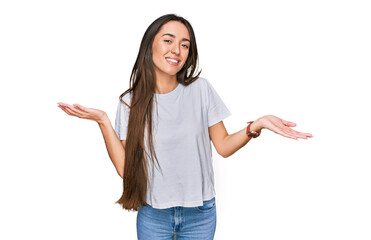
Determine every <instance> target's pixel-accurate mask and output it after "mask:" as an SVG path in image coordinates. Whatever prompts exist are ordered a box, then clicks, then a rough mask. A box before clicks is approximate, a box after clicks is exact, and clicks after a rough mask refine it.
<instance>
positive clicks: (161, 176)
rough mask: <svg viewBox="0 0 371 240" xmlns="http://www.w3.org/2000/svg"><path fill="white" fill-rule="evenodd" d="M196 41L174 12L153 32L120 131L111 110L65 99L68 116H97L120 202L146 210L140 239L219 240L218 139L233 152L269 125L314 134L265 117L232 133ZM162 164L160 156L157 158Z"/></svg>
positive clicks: (119, 118) (287, 133) (119, 117)
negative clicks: (215, 160) (214, 161)
mask: <svg viewBox="0 0 371 240" xmlns="http://www.w3.org/2000/svg"><path fill="white" fill-rule="evenodd" d="M197 61H198V54H197V46H196V38H195V34H194V32H193V29H192V26H191V24H190V23H189V22H188V21H187V20H186V19H184V18H182V17H180V16H176V15H174V14H168V15H164V16H161V17H160V18H158V19H156V20H155V21H154V22H153V23H152V24H151V25H150V26H149V27H148V29H147V30H146V32H145V34H144V36H143V39H142V42H141V45H140V49H139V54H138V57H137V59H136V62H135V64H134V67H133V70H132V73H131V78H130V87H129V89H128V90H126V91H125V92H124V93H122V94H121V95H120V101H119V103H118V107H117V113H116V121H115V129H113V127H112V124H111V122H110V120H109V118H108V117H107V114H106V113H105V112H104V111H101V110H98V109H94V108H87V107H84V106H81V105H79V104H73V105H69V104H66V103H59V107H60V108H61V109H62V110H63V111H65V112H66V113H67V114H68V115H71V116H76V117H79V118H84V119H89V120H93V121H96V122H97V123H98V124H99V127H100V129H101V131H102V134H103V137H104V140H105V144H106V147H107V151H108V154H109V156H110V158H111V160H112V162H113V164H114V166H115V168H116V170H117V172H118V174H119V175H120V176H121V177H122V178H123V188H124V191H123V194H122V196H121V198H120V199H119V200H118V201H117V202H116V203H119V204H120V205H122V207H123V208H124V209H127V210H135V211H138V214H137V234H138V239H152V240H157V239H174V237H175V236H176V237H177V239H178V240H181V239H203V240H206V239H213V237H214V233H215V228H216V204H215V190H214V172H213V168H212V151H211V141H212V142H213V144H214V146H215V149H216V151H217V152H218V153H219V154H220V155H222V156H223V157H225V158H226V157H229V156H231V155H232V154H233V153H235V152H236V151H237V150H239V149H240V148H241V147H243V146H244V145H246V143H248V142H249V141H250V139H251V138H254V137H257V136H259V135H260V132H261V130H262V129H263V128H265V129H268V130H271V131H274V132H275V133H277V134H280V135H282V136H284V137H288V138H293V139H298V138H304V139H307V137H312V135H311V134H310V133H301V132H298V131H295V130H293V129H291V128H290V127H294V126H295V125H296V124H295V123H292V122H289V121H285V120H283V119H281V118H278V117H276V116H273V115H266V116H263V117H261V118H259V119H257V120H255V121H249V122H248V125H247V126H246V127H245V128H243V129H241V130H240V131H238V132H236V133H233V134H228V132H227V131H226V129H225V127H224V124H223V119H225V118H226V117H228V116H230V115H231V113H230V111H229V110H228V108H227V107H226V106H225V104H224V102H223V101H222V99H221V98H220V96H219V95H218V94H217V92H216V91H215V89H214V88H213V86H212V85H211V83H210V82H209V81H208V80H207V79H205V78H202V77H199V75H200V72H198V73H197V72H196V69H197V67H198V66H197ZM154 159H155V160H156V161H155V160H154Z"/></svg>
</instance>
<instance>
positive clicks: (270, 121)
mask: <svg viewBox="0 0 371 240" xmlns="http://www.w3.org/2000/svg"><path fill="white" fill-rule="evenodd" d="M294 126H296V124H295V123H293V122H289V121H285V120H283V119H281V118H278V117H276V116H273V115H266V116H264V117H261V118H259V119H257V120H255V121H254V122H253V123H252V124H251V126H250V130H251V131H255V132H256V131H260V130H262V129H263V128H266V129H268V130H271V131H274V132H275V133H277V134H280V135H282V136H284V137H287V138H293V139H295V140H298V138H304V139H307V137H313V136H312V134H310V133H302V132H298V131H295V130H293V129H291V128H290V127H294ZM246 128H247V125H246V127H244V128H243V129H241V130H240V131H238V132H236V133H233V134H231V135H229V134H228V132H227V130H226V129H225V127H224V124H223V121H220V122H219V123H217V124H215V125H213V126H211V127H209V134H210V138H211V140H212V142H213V144H214V146H215V149H216V151H217V152H218V153H219V154H220V155H221V156H222V157H224V158H227V157H229V156H231V155H232V154H234V153H235V152H236V151H237V150H239V149H240V148H242V147H243V146H245V145H246V144H247V143H248V142H249V141H250V140H251V138H250V137H248V136H247V134H246Z"/></svg>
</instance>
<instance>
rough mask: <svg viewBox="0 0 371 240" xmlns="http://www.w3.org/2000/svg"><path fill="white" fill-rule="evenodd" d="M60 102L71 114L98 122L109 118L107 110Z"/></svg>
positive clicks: (60, 106)
mask: <svg viewBox="0 0 371 240" xmlns="http://www.w3.org/2000/svg"><path fill="white" fill-rule="evenodd" d="M58 104H59V105H58V107H59V108H61V109H62V110H63V111H65V112H66V113H67V114H68V115H70V116H75V117H78V118H84V119H89V120H93V121H96V122H97V123H102V122H103V121H104V120H105V119H106V118H107V114H106V112H104V111H102V110H99V109H95V108H87V107H83V106H81V105H80V104H76V103H75V104H73V105H69V104H67V103H62V102H58Z"/></svg>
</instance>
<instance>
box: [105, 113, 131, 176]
mask: <svg viewBox="0 0 371 240" xmlns="http://www.w3.org/2000/svg"><path fill="white" fill-rule="evenodd" d="M98 125H99V128H100V130H101V131H102V134H103V138H104V142H105V144H106V148H107V152H108V155H109V157H110V158H111V161H112V163H113V165H114V166H115V168H116V171H117V173H118V174H119V175H120V177H122V178H123V176H124V166H125V149H124V147H123V145H122V143H121V141H120V139H119V138H118V136H117V134H116V132H115V130H114V129H113V127H112V124H111V121H110V120H109V118H108V117H107V116H106V117H105V118H104V119H103V120H102V121H101V122H98Z"/></svg>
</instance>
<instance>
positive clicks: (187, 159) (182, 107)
mask: <svg viewBox="0 0 371 240" xmlns="http://www.w3.org/2000/svg"><path fill="white" fill-rule="evenodd" d="M154 95H155V99H154V106H153V112H152V116H153V130H152V135H153V144H154V150H155V152H156V155H157V159H158V161H159V164H160V167H161V169H159V168H158V166H157V163H156V160H155V159H154V160H155V166H154V167H153V164H152V161H151V160H150V159H149V161H148V174H149V178H148V181H149V182H148V183H149V184H147V185H148V189H147V195H146V202H147V203H148V204H149V205H150V206H152V207H154V208H158V209H164V208H170V207H175V206H183V207H195V206H201V205H203V201H207V200H210V199H212V198H213V197H214V196H215V189H214V170H213V164H212V148H211V139H210V135H209V131H208V127H210V126H212V125H214V124H216V123H218V122H220V121H222V120H223V119H225V118H226V117H228V116H230V115H231V112H230V111H229V109H228V108H227V107H226V105H225V104H224V102H223V101H222V99H221V98H220V96H219V95H218V94H217V92H216V91H215V89H214V88H213V86H212V85H211V84H210V82H209V81H208V80H207V79H205V78H202V77H199V78H198V79H197V80H196V81H195V82H193V83H191V84H190V85H188V86H184V85H182V84H180V83H179V84H178V86H177V87H176V88H175V89H174V90H173V91H171V92H169V93H166V94H157V93H154ZM123 100H124V101H125V102H126V103H127V104H129V105H130V93H128V94H126V95H125V96H124V98H123ZM156 102H157V104H156ZM157 110H158V115H157ZM129 113H130V109H129V108H128V107H127V106H126V105H125V104H123V103H122V102H121V101H119V104H118V107H117V113H116V121H115V132H116V134H117V136H118V137H119V139H120V140H125V139H126V134H127V124H128V119H129ZM146 137H147V134H145V138H146ZM145 143H146V140H145ZM147 153H149V150H147ZM161 170H162V171H161ZM162 173H163V174H162Z"/></svg>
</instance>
